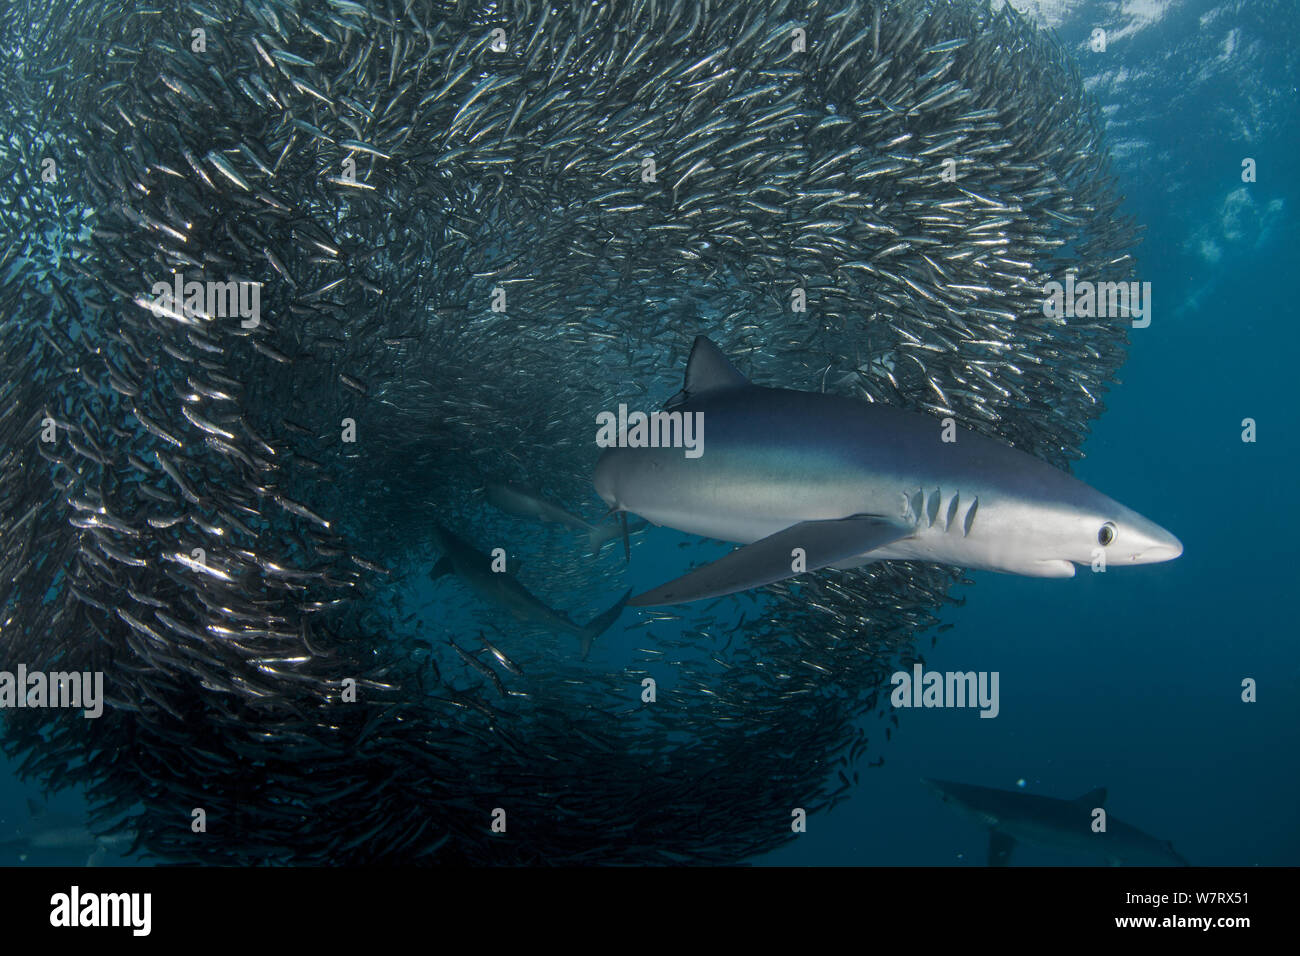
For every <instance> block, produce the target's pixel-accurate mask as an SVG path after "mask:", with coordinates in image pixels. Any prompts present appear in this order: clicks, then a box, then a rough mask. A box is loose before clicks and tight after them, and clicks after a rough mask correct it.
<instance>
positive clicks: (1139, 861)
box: [921, 778, 1190, 866]
mask: <svg viewBox="0 0 1300 956" xmlns="http://www.w3.org/2000/svg"><path fill="white" fill-rule="evenodd" d="M921 782H922V783H924V784H926V785H927V786H928V787H930V788H931V789H932V790H934V791H935V792H936V793H937V794H938V795H939V797H940V799H942V800H943V802H944V803H947V804H949V805H950V806H952V807H954V808H955V809H957V810H959V811H961V812H962V813H965V814H966V815H967V816H969V817H971V818H972V819H974V820H975V821H976V822H978V823H980V824H982V825H983V826H986V827H988V828H989V860H988V864H989V866H1006V865H1007V864H1008V863H1009V862H1010V859H1011V851H1012V850H1013V849H1014V848H1015V845H1016V843H1017V842H1023V843H1032V844H1034V845H1035V846H1040V847H1044V848H1046V849H1049V850H1058V851H1060V852H1063V853H1077V854H1081V855H1087V856H1101V857H1104V858H1105V859H1106V861H1107V862H1108V863H1110V864H1111V865H1112V866H1118V865H1120V864H1127V865H1130V866H1189V865H1190V864H1189V863H1188V862H1187V861H1186V860H1185V859H1183V857H1182V856H1180V855H1179V854H1178V852H1177V851H1176V850H1174V845H1173V844H1172V843H1170V842H1169V841H1167V840H1157V839H1156V838H1155V837H1153V836H1150V835H1148V834H1146V833H1143V832H1142V831H1141V830H1139V829H1138V828H1137V827H1131V826H1129V825H1128V824H1127V823H1121V822H1120V821H1119V820H1117V819H1115V818H1114V817H1113V816H1110V815H1109V814H1107V815H1106V829H1105V831H1104V832H1094V830H1093V829H1092V826H1093V811H1094V810H1095V809H1097V808H1102V809H1105V803H1106V790H1105V788H1104V787H1101V788H1098V789H1096V790H1092V791H1089V792H1088V793H1085V794H1084V795H1083V796H1081V797H1079V798H1078V799H1077V800H1058V799H1057V798H1055V797H1040V796H1038V795H1036V794H1032V793H1021V792H1019V791H1016V790H999V789H996V788H994V787H980V786H976V785H974V784H969V783H955V782H953V781H951V780H927V779H924V778H923V779H922V781H921Z"/></svg>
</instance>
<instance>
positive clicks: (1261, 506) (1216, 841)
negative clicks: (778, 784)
mask: <svg viewBox="0 0 1300 956" xmlns="http://www.w3.org/2000/svg"><path fill="white" fill-rule="evenodd" d="M1132 6H1133V7H1135V8H1137V7H1141V8H1142V9H1145V10H1147V11H1148V13H1149V14H1150V16H1151V17H1152V19H1150V20H1149V22H1148V21H1145V20H1143V21H1141V22H1144V23H1145V25H1143V26H1140V27H1138V28H1137V29H1134V30H1133V32H1131V33H1129V34H1128V36H1127V40H1124V39H1121V40H1120V41H1114V40H1113V39H1112V42H1111V43H1110V44H1109V46H1108V53H1109V55H1110V56H1111V57H1112V58H1113V59H1112V61H1111V62H1107V63H1105V64H1104V65H1103V64H1102V63H1099V62H1097V60H1094V59H1091V57H1092V56H1094V55H1093V54H1091V53H1090V52H1089V51H1087V49H1086V46H1085V44H1086V40H1087V38H1088V37H1089V36H1090V34H1091V31H1092V29H1093V28H1094V27H1096V26H1099V25H1100V26H1105V27H1110V28H1112V31H1113V30H1114V27H1116V26H1119V27H1121V28H1123V27H1124V26H1125V25H1128V26H1130V27H1132V26H1133V23H1134V19H1129V20H1126V19H1125V18H1124V17H1123V15H1122V14H1121V11H1120V10H1119V7H1120V5H1119V4H1078V5H1061V7H1059V8H1057V13H1058V15H1060V16H1061V17H1062V19H1063V22H1062V23H1061V25H1060V32H1061V35H1062V38H1063V39H1064V40H1065V41H1066V43H1067V45H1074V46H1076V47H1077V48H1078V49H1079V50H1080V54H1079V55H1080V59H1081V63H1082V64H1083V68H1084V71H1085V75H1088V76H1090V77H1092V78H1094V79H1093V81H1092V83H1091V85H1092V86H1093V88H1094V89H1095V90H1096V91H1097V92H1098V95H1099V97H1100V99H1101V101H1102V103H1103V105H1104V106H1105V107H1106V109H1107V117H1108V122H1109V127H1110V129H1109V132H1110V134H1111V135H1112V136H1113V137H1115V138H1116V139H1117V140H1118V143H1117V146H1118V148H1117V149H1116V154H1117V157H1118V162H1117V167H1116V168H1117V172H1118V174H1119V176H1120V180H1121V188H1122V189H1123V190H1124V191H1125V192H1126V194H1127V196H1128V205H1127V209H1128V210H1129V211H1130V212H1131V213H1132V214H1133V215H1135V216H1136V217H1137V218H1138V220H1139V221H1140V222H1142V223H1143V224H1145V225H1146V227H1147V232H1146V236H1145V239H1144V241H1143V243H1142V245H1141V246H1140V247H1139V251H1138V259H1139V268H1138V273H1139V278H1140V279H1142V280H1145V281H1150V282H1151V283H1152V287H1153V302H1154V308H1155V313H1154V317H1153V320H1152V323H1151V326H1150V327H1149V328H1147V329H1141V330H1133V331H1132V332H1131V333H1130V338H1131V341H1132V350H1131V353H1130V356H1129V360H1128V362H1127V363H1126V364H1125V366H1124V367H1123V369H1122V370H1121V372H1120V377H1121V378H1122V380H1123V383H1124V384H1122V385H1117V386H1116V387H1115V388H1114V389H1113V390H1112V391H1111V392H1110V394H1109V395H1107V396H1106V398H1105V402H1106V405H1107V411H1106V413H1105V414H1104V415H1103V416H1102V418H1101V419H1100V420H1099V421H1098V422H1097V424H1096V426H1095V428H1094V432H1093V435H1092V437H1091V438H1090V439H1089V441H1088V443H1087V445H1086V446H1085V449H1084V450H1085V452H1086V454H1087V457H1086V458H1085V460H1083V461H1082V462H1080V463H1079V464H1078V465H1077V467H1076V468H1075V473H1076V474H1078V475H1079V477H1081V478H1083V479H1084V480H1085V481H1087V482H1088V483H1089V484H1092V485H1093V486H1094V487H1096V488H1098V489H1100V490H1103V491H1106V492H1108V493H1110V494H1112V495H1114V496H1116V497H1118V498H1119V499H1120V500H1122V501H1125V502H1126V503H1128V504H1130V505H1131V506H1132V507H1133V508H1135V509H1136V510H1137V511H1139V512H1141V513H1143V514H1146V515H1150V516H1152V517H1153V518H1154V519H1155V520H1157V521H1158V522H1159V523H1161V524H1162V525H1164V526H1165V527H1167V528H1169V529H1171V530H1173V531H1174V533H1176V534H1177V535H1178V536H1179V537H1180V539H1181V540H1182V542H1183V545H1184V549H1185V550H1184V553H1183V556H1182V557H1181V558H1179V559H1178V560H1177V561H1174V562H1172V563H1169V564H1160V565H1151V566H1146V567H1141V568H1131V569H1123V570H1118V571H1115V570H1113V571H1111V572H1108V573H1107V574H1105V575H1093V574H1089V573H1086V572H1084V571H1082V570H1081V573H1080V574H1079V575H1078V576H1076V577H1075V578H1072V579H1069V580H1063V581H1056V580H1046V581H1044V580H1033V579H1026V578H1017V577H1008V576H1004V575H998V574H991V573H981V572H976V573H973V574H972V575H971V577H972V578H973V579H974V580H975V581H976V584H975V586H974V587H972V588H968V589H965V590H964V592H963V594H964V596H965V597H966V598H967V599H968V601H967V604H966V605H965V606H964V607H962V608H957V609H952V610H950V611H947V612H946V617H945V619H946V620H947V621H950V622H951V623H953V624H954V625H955V626H954V627H953V629H952V630H950V631H947V632H946V633H944V634H942V635H940V636H939V641H938V645H937V646H936V647H935V648H934V649H933V650H928V649H925V645H926V644H928V641H923V642H922V648H923V650H924V653H925V658H926V663H927V667H928V668H929V669H933V670H939V671H968V670H975V671H981V670H986V671H993V670H996V671H999V672H1000V675H1001V704H1002V706H1001V713H1000V714H999V716H998V717H997V718H996V719H991V720H990V719H980V718H978V717H977V715H976V713H975V712H973V711H969V710H967V711H961V710H952V709H933V710H924V709H913V710H906V711H902V712H901V715H900V726H899V728H898V729H897V730H895V731H894V732H893V739H892V742H890V743H889V744H886V745H885V746H884V750H883V751H881V752H882V753H883V754H884V756H885V764H884V766H882V767H880V768H877V769H872V770H870V771H869V772H865V773H864V774H863V784H862V786H860V787H859V788H857V790H856V791H855V793H854V796H853V798H852V799H851V800H849V801H848V802H846V803H845V804H842V805H841V806H840V807H838V808H836V809H835V810H833V811H832V812H831V813H830V814H829V815H827V817H826V818H825V819H821V820H817V819H816V818H814V820H813V821H812V823H811V825H810V827H809V832H808V833H807V834H805V835H803V836H801V837H800V838H799V839H798V840H796V841H795V842H794V843H792V844H790V845H788V846H786V847H784V848H782V849H780V850H778V851H776V852H774V853H772V854H769V855H768V856H767V857H765V859H764V862H766V863H773V864H839V865H843V864H882V865H975V866H982V865H984V864H985V860H986V852H987V841H988V837H987V830H986V829H985V828H983V827H980V826H978V825H977V824H975V823H974V822H971V821H969V820H968V819H966V818H964V817H962V816H960V815H958V814H955V813H952V812H950V811H949V810H948V809H947V808H946V807H945V806H943V805H942V804H941V803H940V802H939V800H938V799H937V798H935V797H934V796H933V795H932V794H931V793H930V792H929V791H928V790H927V789H926V788H925V787H923V786H922V785H921V784H920V783H919V780H918V778H920V777H923V776H924V777H937V778H945V779H953V780H959V781H963V782H970V783H977V784H982V785H985V786H991V787H999V788H1004V789H1016V788H1017V787H1018V786H1021V785H1023V789H1024V792H1026V793H1035V794H1041V795H1044V796H1052V797H1060V798H1074V797H1077V796H1081V795H1082V794H1084V793H1085V792H1087V791H1089V790H1091V789H1093V788H1094V787H1098V786H1105V787H1108V789H1109V796H1110V800H1109V803H1108V805H1107V809H1108V811H1109V812H1111V813H1113V814H1114V815H1115V816H1116V817H1118V818H1119V819H1121V820H1123V821H1125V822H1127V823H1130V824H1132V825H1134V826H1137V827H1139V828H1141V829H1144V830H1146V831H1147V832H1149V833H1152V834H1153V835H1155V836H1158V837H1160V838H1162V839H1166V840H1171V841H1173V843H1174V845H1175V847H1177V848H1178V850H1179V852H1181V853H1182V854H1183V855H1184V856H1185V857H1187V858H1188V859H1189V860H1190V861H1191V862H1192V863H1193V864H1196V865H1208V866H1217V865H1264V866H1270V865H1272V866H1276V865H1292V866H1293V865H1295V864H1296V863H1297V862H1298V861H1300V810H1297V808H1298V807H1300V759H1298V757H1300V646H1298V645H1297V636H1298V633H1300V632H1298V630H1297V627H1296V624H1295V619H1294V612H1293V610H1292V607H1293V605H1294V602H1295V594H1296V584H1297V577H1296V565H1295V559H1294V555H1293V553H1292V552H1293V545H1292V542H1294V541H1295V540H1296V539H1297V535H1298V534H1300V513H1298V512H1297V509H1296V508H1294V507H1292V506H1291V505H1290V504H1289V503H1288V502H1289V500H1290V498H1291V497H1292V490H1293V488H1294V479H1293V478H1292V477H1291V476H1292V475H1293V474H1294V470H1295V468H1296V465H1297V464H1298V463H1300V446H1298V445H1297V438H1296V430H1295V428H1294V424H1293V417H1292V413H1291V411H1290V400H1291V397H1292V392H1293V382H1294V381H1295V358H1294V357H1295V355H1296V354H1297V352H1296V348H1297V345H1298V344H1300V331H1298V330H1297V325H1296V321H1295V320H1296V318H1297V309H1296V299H1295V292H1294V276H1295V267H1296V252H1297V249H1300V229H1297V224H1296V218H1295V214H1294V210H1295V209H1296V208H1297V205H1296V204H1297V202H1300V195H1298V194H1297V179H1296V176H1295V157H1296V155H1297V147H1298V146H1300V138H1298V137H1297V126H1296V116H1295V110H1294V106H1293V104H1294V101H1295V96H1296V92H1297V89H1296V82H1297V77H1296V71H1295V68H1294V67H1295V63H1294V54H1293V53H1291V52H1290V51H1288V50H1286V49H1285V48H1284V45H1283V43H1279V42H1278V41H1277V40H1276V39H1275V38H1274V36H1273V34H1274V33H1275V32H1278V35H1281V33H1280V31H1286V32H1287V33H1289V32H1290V31H1292V30H1294V29H1295V26H1296V19H1297V12H1296V7H1295V5H1294V4H1278V5H1270V4H1218V3H1183V4H1178V3H1168V4H1163V3H1152V4H1146V5H1132ZM1125 7H1129V5H1125ZM1157 15H1159V16H1157ZM1120 75H1124V76H1125V78H1124V80H1123V82H1117V80H1116V77H1117V76H1120ZM1098 77H1104V78H1105V79H1104V80H1099V79H1097V78H1098ZM1246 157H1250V158H1253V159H1255V161H1256V164H1257V169H1258V170H1259V171H1260V172H1259V178H1258V181H1257V182H1255V183H1253V184H1245V183H1243V182H1242V179H1241V172H1242V160H1243V158H1246ZM1246 418H1252V419H1254V420H1255V421H1256V423H1257V425H1258V429H1259V431H1258V441H1257V442H1255V443H1254V444H1248V443H1244V442H1243V441H1242V438H1241V435H1242V421H1243V419H1246ZM1247 678H1250V679H1253V680H1254V681H1255V682H1256V684H1257V686H1258V700H1257V702H1256V703H1244V702H1243V701H1242V681H1243V680H1245V679H1247ZM1013 862H1015V863H1017V864H1024V865H1034V864H1037V865H1078V864H1091V863H1095V862H1097V861H1096V860H1090V859H1087V858H1081V857H1077V856H1067V855H1065V854H1063V853H1054V852H1051V851H1049V850H1046V849H1041V848H1038V847H1033V846H1021V847H1018V848H1017V849H1016V850H1015V856H1014V860H1013Z"/></svg>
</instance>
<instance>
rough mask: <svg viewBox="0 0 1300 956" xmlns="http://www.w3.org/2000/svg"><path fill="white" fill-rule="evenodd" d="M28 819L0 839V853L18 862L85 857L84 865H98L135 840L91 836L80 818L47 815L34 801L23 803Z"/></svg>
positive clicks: (115, 835)
mask: <svg viewBox="0 0 1300 956" xmlns="http://www.w3.org/2000/svg"><path fill="white" fill-rule="evenodd" d="M27 809H28V812H29V813H30V814H31V819H30V820H29V821H28V822H27V823H26V824H24V825H23V826H20V827H17V828H16V829H15V830H14V831H13V832H12V834H11V835H10V836H7V837H0V851H7V852H12V853H14V854H16V855H17V857H18V859H19V861H21V862H24V863H26V862H28V861H29V860H33V858H35V861H39V862H42V863H48V862H51V861H57V860H63V859H65V858H66V857H68V856H74V857H77V858H80V857H82V856H84V857H86V866H98V865H100V864H101V863H103V862H104V861H105V860H106V859H108V858H109V857H110V856H116V855H120V854H122V853H125V852H126V851H127V850H128V849H130V847H131V844H132V842H133V841H134V839H135V837H134V835H132V834H126V833H111V834H103V835H99V834H95V833H91V832H90V830H88V829H87V828H86V823H85V821H84V820H83V819H82V818H81V817H77V816H73V815H72V814H66V813H49V812H47V811H46V810H45V808H44V806H42V805H41V804H39V803H37V802H36V801H35V800H28V801H27Z"/></svg>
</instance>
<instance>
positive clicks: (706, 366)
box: [664, 335, 751, 408]
mask: <svg viewBox="0 0 1300 956" xmlns="http://www.w3.org/2000/svg"><path fill="white" fill-rule="evenodd" d="M750 384H751V383H750V381H749V379H747V378H745V376H744V375H742V374H740V372H739V371H738V370H737V369H736V366H734V365H732V364H731V362H730V361H728V359H727V357H726V356H725V355H723V354H722V349H720V348H718V347H717V346H716V345H714V344H713V342H711V341H710V340H709V338H708V336H706V335H697V336H695V344H694V345H693V346H691V357H690V358H689V359H687V360H686V381H685V383H684V384H683V385H682V390H681V391H680V392H678V393H677V394H676V395H674V396H673V397H672V398H670V399H668V401H666V402H664V408H672V407H673V406H675V405H680V404H682V403H683V402H685V401H687V400H688V399H691V398H698V397H699V396H701V395H703V394H705V393H707V392H720V391H724V390H726V389H729V388H745V387H747V386H748V385H750Z"/></svg>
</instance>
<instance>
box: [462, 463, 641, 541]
mask: <svg viewBox="0 0 1300 956" xmlns="http://www.w3.org/2000/svg"><path fill="white" fill-rule="evenodd" d="M484 492H485V493H486V496H487V502H488V504H490V505H491V506H492V507H493V508H496V509H497V510H498V511H504V512H505V513H506V514H509V515H514V516H515V517H517V518H531V519H533V520H536V521H546V522H553V523H556V524H562V525H564V526H565V527H567V528H572V529H574V530H575V531H581V532H583V533H584V534H586V536H587V548H588V550H589V552H590V553H591V554H592V555H593V556H594V555H597V554H599V553H600V551H601V549H602V548H604V547H605V545H607V544H609V542H611V541H613V540H614V539H615V538H617V537H619V536H620V535H623V534H625V531H624V529H623V527H622V526H621V525H620V524H618V523H617V522H603V523H593V522H590V521H587V520H586V519H584V518H580V517H578V516H577V515H575V514H573V513H572V512H570V511H567V510H566V509H565V508H563V507H561V506H560V505H558V504H556V503H555V502H553V501H549V500H547V499H546V498H544V497H543V496H542V494H541V493H540V492H538V491H536V490H535V489H533V488H529V487H528V486H527V485H520V484H516V483H515V482H511V481H490V482H488V483H487V485H486V487H485V488H484ZM642 527H645V522H644V521H642V522H640V526H639V527H638V526H636V525H633V526H631V527H628V528H627V529H626V531H627V532H633V531H639V530H640V528H642Z"/></svg>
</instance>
